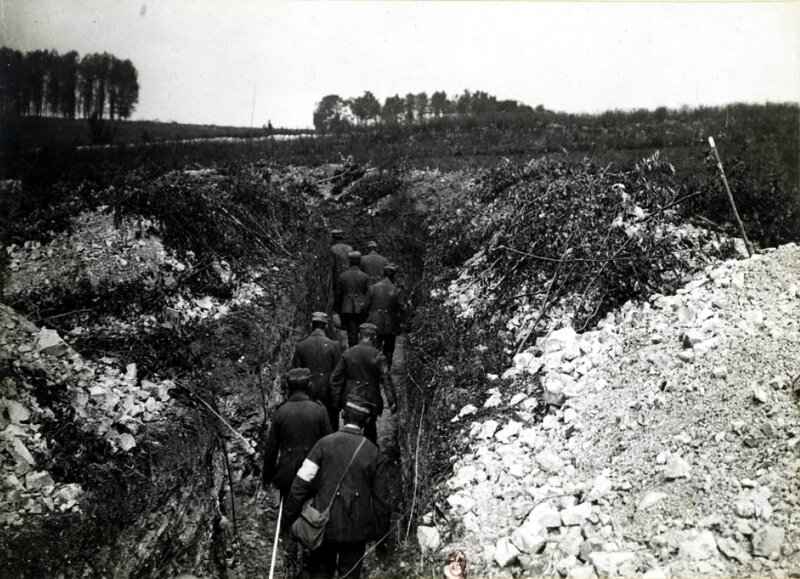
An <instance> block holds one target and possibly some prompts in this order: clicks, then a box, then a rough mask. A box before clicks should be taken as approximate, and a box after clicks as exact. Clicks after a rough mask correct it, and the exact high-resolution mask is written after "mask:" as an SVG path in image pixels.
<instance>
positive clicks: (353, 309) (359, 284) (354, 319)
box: [333, 251, 369, 347]
mask: <svg viewBox="0 0 800 579" xmlns="http://www.w3.org/2000/svg"><path fill="white" fill-rule="evenodd" d="M347 258H348V260H349V261H350V267H349V268H348V269H347V270H346V271H345V272H344V273H343V274H342V275H340V276H339V283H338V284H337V285H336V294H335V298H334V302H333V307H334V309H335V310H336V311H337V312H339V316H340V317H341V320H342V325H343V326H344V329H345V330H346V331H347V345H348V346H350V347H353V346H355V345H356V343H358V326H359V324H361V323H362V322H363V321H364V319H365V318H366V315H365V314H366V311H365V310H364V303H365V302H366V301H367V290H369V277H368V276H367V274H365V273H364V272H363V271H361V269H359V267H358V264H359V263H361V254H360V253H359V252H357V251H351V252H350V253H349V254H348V255H347Z"/></svg>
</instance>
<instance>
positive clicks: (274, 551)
mask: <svg viewBox="0 0 800 579" xmlns="http://www.w3.org/2000/svg"><path fill="white" fill-rule="evenodd" d="M282 515H283V497H281V502H280V504H279V505H278V524H277V526H276V527H275V542H274V543H273V544H272V561H271V562H270V564H269V579H273V578H274V577H275V559H276V557H277V555H278V540H279V538H280V535H281V517H282Z"/></svg>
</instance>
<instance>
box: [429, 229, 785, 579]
mask: <svg viewBox="0 0 800 579" xmlns="http://www.w3.org/2000/svg"><path fill="white" fill-rule="evenodd" d="M799 287H800V249H799V248H798V247H797V246H796V245H794V244H789V245H786V246H782V247H780V248H778V249H777V250H773V251H767V252H765V254H763V255H756V256H754V257H753V258H751V259H746V260H740V261H734V260H731V261H727V262H724V263H721V264H717V265H714V266H709V267H707V268H706V269H705V271H704V272H702V273H701V274H699V275H697V276H696V277H695V278H694V279H693V280H692V281H691V282H690V283H688V285H686V286H685V287H684V288H683V289H681V290H679V291H678V292H677V294H676V295H673V296H662V295H654V296H652V297H651V298H650V299H649V300H648V301H647V302H644V303H640V304H634V303H627V304H625V306H624V307H622V308H621V309H620V310H619V311H618V312H615V313H612V314H609V315H608V316H607V317H606V319H605V320H604V321H603V322H601V323H600V324H599V326H598V328H597V329H596V330H594V331H591V332H586V333H583V334H576V333H575V332H574V331H573V330H572V329H571V328H570V327H563V328H561V329H558V330H556V331H553V332H552V333H551V334H550V335H549V336H547V337H545V338H544V339H541V340H539V342H538V343H537V344H536V346H535V347H532V348H530V349H528V350H527V351H524V352H521V353H520V354H518V355H517V356H516V357H515V358H514V366H513V367H512V368H510V369H508V370H507V371H506V372H505V373H504V375H503V377H502V378H503V380H501V381H500V382H498V381H496V380H491V378H494V377H490V378H489V380H488V381H489V382H492V384H491V385H492V386H493V387H494V388H492V389H491V390H489V392H488V394H489V396H488V399H487V400H486V403H485V405H484V406H485V409H484V410H479V409H477V408H475V407H474V406H472V407H464V408H463V409H461V411H460V412H458V413H457V415H456V416H454V417H453V420H454V421H457V422H458V421H461V422H462V423H464V424H465V428H464V430H463V432H464V434H465V435H468V436H469V437H470V438H471V439H472V441H473V442H472V445H471V449H470V452H469V453H468V454H466V455H464V456H461V457H458V458H457V462H456V463H455V465H454V469H453V472H454V474H453V476H452V477H451V479H450V480H449V481H447V483H446V489H445V490H446V493H447V499H446V500H447V503H448V507H449V510H450V515H448V520H449V521H450V523H451V524H452V526H450V527H447V525H446V524H444V523H442V527H440V528H437V527H435V526H423V527H421V528H420V530H419V531H418V538H419V540H420V543H424V544H425V545H424V546H425V548H426V549H429V550H437V549H439V548H441V550H442V551H448V550H449V549H451V548H461V549H465V550H466V551H467V553H468V557H469V558H470V569H471V573H473V574H480V575H484V574H490V575H492V576H503V575H505V576H510V575H523V576H530V575H542V574H544V575H556V574H558V575H561V576H567V577H574V578H579V577H596V576H599V577H608V576H645V577H669V576H689V575H698V574H704V575H733V574H737V575H738V574H748V575H753V574H756V575H772V576H777V577H781V576H787V574H789V573H797V572H800V508H798V501H800V492H798V491H800V489H799V488H798V472H797V471H798V466H800V458H799V457H798V447H799V444H798V443H800V411H799V410H798V406H797V403H796V401H794V400H793V399H792V395H791V392H790V384H791V383H792V382H793V379H794V378H795V377H796V376H797V375H798V374H800V357H799V356H798V352H800V290H799V289H798V288H799ZM498 384H499V386H498ZM509 384H510V385H511V386H509ZM538 389H543V394H544V400H545V403H546V404H547V405H548V410H549V411H548V414H547V415H546V416H545V418H544V420H543V421H542V422H541V423H538V424H534V423H533V421H532V413H531V410H532V409H533V408H534V407H535V406H536V404H537V402H536V400H535V398H533V396H532V395H533V394H534V393H536V392H537V390H538ZM487 409H491V411H489V410H487ZM476 412H480V413H481V415H483V416H486V415H488V414H492V417H491V418H490V419H484V420H476V421H474V422H472V423H471V424H470V423H468V422H467V421H468V420H469V419H470V418H469V417H470V416H472V415H474V414H475V413H476ZM441 535H445V536H448V537H450V539H449V544H447V545H445V546H443V547H442V545H441Z"/></svg>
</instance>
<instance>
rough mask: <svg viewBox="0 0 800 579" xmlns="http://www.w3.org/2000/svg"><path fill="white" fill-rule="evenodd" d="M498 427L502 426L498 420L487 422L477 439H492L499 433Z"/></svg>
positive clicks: (481, 428)
mask: <svg viewBox="0 0 800 579" xmlns="http://www.w3.org/2000/svg"><path fill="white" fill-rule="evenodd" d="M498 426H500V424H499V423H498V422H497V421H496V420H487V421H486V422H484V423H483V425H482V426H481V427H480V430H479V431H478V434H477V437H478V438H480V439H481V440H488V439H490V438H492V437H493V436H494V433H495V432H496V431H497V427H498Z"/></svg>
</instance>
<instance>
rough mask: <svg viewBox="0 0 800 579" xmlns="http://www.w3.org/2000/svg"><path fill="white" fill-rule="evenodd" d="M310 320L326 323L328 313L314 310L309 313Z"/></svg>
mask: <svg viewBox="0 0 800 579" xmlns="http://www.w3.org/2000/svg"><path fill="white" fill-rule="evenodd" d="M311 321H312V322H323V323H325V324H327V323H328V314H326V313H325V312H314V313H313V314H311Z"/></svg>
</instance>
